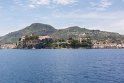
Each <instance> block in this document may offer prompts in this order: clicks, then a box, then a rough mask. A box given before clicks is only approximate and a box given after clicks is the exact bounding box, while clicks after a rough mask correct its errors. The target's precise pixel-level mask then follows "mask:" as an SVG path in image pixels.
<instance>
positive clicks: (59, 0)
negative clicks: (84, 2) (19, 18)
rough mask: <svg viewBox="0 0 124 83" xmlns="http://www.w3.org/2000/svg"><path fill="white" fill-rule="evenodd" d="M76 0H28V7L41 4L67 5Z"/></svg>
mask: <svg viewBox="0 0 124 83" xmlns="http://www.w3.org/2000/svg"><path fill="white" fill-rule="evenodd" d="M77 1H78V0H29V2H30V5H29V7H32V8H34V7H36V6H41V5H51V4H54V5H69V4H73V3H76V2H77Z"/></svg>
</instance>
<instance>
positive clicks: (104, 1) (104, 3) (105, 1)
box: [90, 0, 112, 11]
mask: <svg viewBox="0 0 124 83" xmlns="http://www.w3.org/2000/svg"><path fill="white" fill-rule="evenodd" d="M90 4H91V6H92V7H94V8H95V9H96V10H100V11H103V10H106V9H107V8H109V7H110V6H111V5H112V2H110V0H101V1H100V2H99V3H96V2H90Z"/></svg>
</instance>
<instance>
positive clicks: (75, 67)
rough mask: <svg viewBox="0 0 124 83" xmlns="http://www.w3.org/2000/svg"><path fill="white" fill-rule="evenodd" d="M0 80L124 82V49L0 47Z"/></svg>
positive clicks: (2, 82) (26, 82)
mask: <svg viewBox="0 0 124 83" xmlns="http://www.w3.org/2000/svg"><path fill="white" fill-rule="evenodd" d="M0 83H124V49H87V50H86V49H46V50H0Z"/></svg>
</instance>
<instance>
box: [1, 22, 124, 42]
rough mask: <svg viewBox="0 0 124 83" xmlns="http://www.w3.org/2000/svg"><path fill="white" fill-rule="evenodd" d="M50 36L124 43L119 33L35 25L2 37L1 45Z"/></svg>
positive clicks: (74, 27) (123, 36)
mask: <svg viewBox="0 0 124 83" xmlns="http://www.w3.org/2000/svg"><path fill="white" fill-rule="evenodd" d="M32 33H33V34H35V35H50V36H52V37H53V38H55V39H60V38H63V39H68V38H70V37H71V38H78V37H79V36H80V35H82V34H85V35H86V36H89V37H90V38H91V39H92V40H111V41H114V42H116V41H121V40H123V41H124V35H120V34H118V33H113V32H106V31H100V30H89V29H86V28H80V27H78V26H73V27H69V28H66V29H59V30H57V29H55V28H54V27H52V26H51V25H47V24H41V23H33V24H31V25H30V26H27V27H26V28H24V29H22V30H19V31H15V32H12V33H9V34H7V35H5V36H2V37H0V43H1V44H2V43H13V42H16V41H17V40H18V39H19V38H20V37H22V36H24V35H30V34H32Z"/></svg>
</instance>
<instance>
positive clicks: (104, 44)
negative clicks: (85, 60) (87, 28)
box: [0, 33, 124, 49]
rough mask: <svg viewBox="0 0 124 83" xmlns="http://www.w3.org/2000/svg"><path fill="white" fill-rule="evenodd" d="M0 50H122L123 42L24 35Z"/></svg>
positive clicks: (84, 37)
mask: <svg viewBox="0 0 124 83" xmlns="http://www.w3.org/2000/svg"><path fill="white" fill-rule="evenodd" d="M0 48H1V49H52V48H53V49H57V48H124V42H123V41H121V43H117V42H111V41H109V40H102V41H97V40H91V38H90V37H88V36H86V35H85V33H84V34H80V35H79V37H78V38H76V39H75V38H69V39H67V40H65V39H55V38H52V37H51V36H37V35H34V34H31V35H25V36H22V37H21V38H19V39H18V41H17V42H16V43H6V44H2V45H0Z"/></svg>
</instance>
